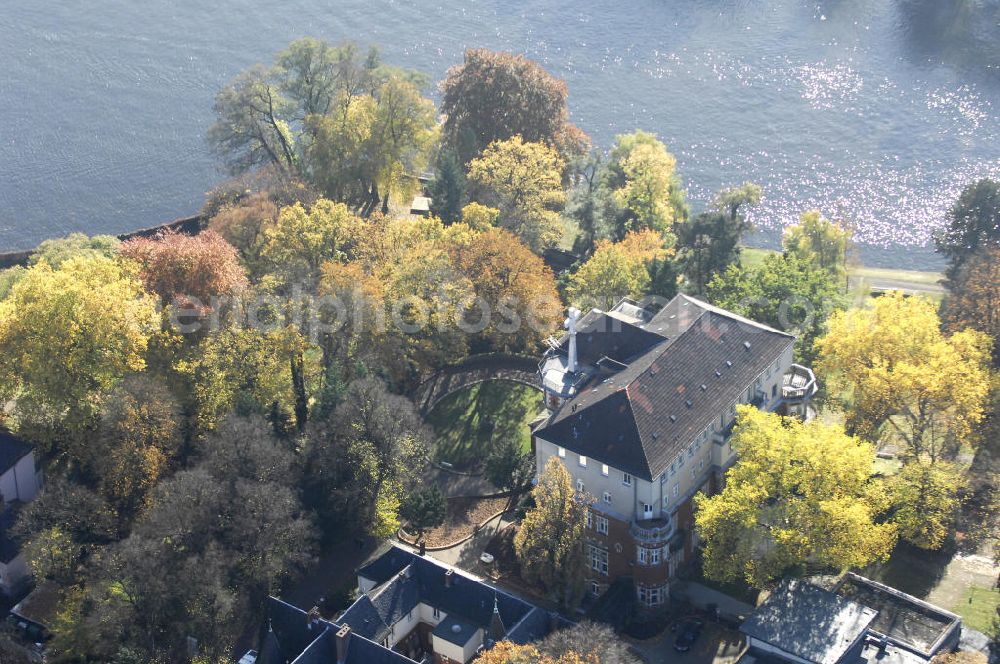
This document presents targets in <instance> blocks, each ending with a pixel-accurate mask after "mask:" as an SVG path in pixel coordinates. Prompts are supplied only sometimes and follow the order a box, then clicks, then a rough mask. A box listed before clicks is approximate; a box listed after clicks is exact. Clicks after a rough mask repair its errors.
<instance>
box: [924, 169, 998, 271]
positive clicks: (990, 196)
mask: <svg viewBox="0 0 1000 664" xmlns="http://www.w3.org/2000/svg"><path fill="white" fill-rule="evenodd" d="M935 244H936V245H937V250H938V252H939V253H941V254H943V255H944V257H945V258H947V259H948V269H947V270H946V271H945V276H946V277H947V278H948V279H953V278H954V277H955V276H956V275H957V273H958V271H959V269H960V268H961V267H962V265H963V264H964V263H965V261H966V259H967V258H969V257H970V256H971V255H972V254H974V253H975V252H976V251H977V250H978V249H979V248H980V247H984V246H997V245H1000V183H998V182H996V181H994V180H988V179H983V180H979V181H978V182H974V183H972V184H970V185H969V186H968V187H966V188H965V189H964V190H962V194H961V196H959V198H958V200H957V201H956V202H955V205H954V206H953V207H952V208H951V211H950V212H949V214H948V226H947V227H946V228H945V229H944V231H943V232H941V233H940V234H939V235H938V236H937V237H936V238H935Z"/></svg>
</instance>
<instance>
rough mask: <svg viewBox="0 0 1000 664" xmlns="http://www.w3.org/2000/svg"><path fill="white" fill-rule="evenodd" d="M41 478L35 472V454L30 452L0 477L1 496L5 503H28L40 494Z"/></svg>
mask: <svg viewBox="0 0 1000 664" xmlns="http://www.w3.org/2000/svg"><path fill="white" fill-rule="evenodd" d="M38 484H39V477H38V475H37V473H36V472H35V453H34V452H29V453H28V454H26V455H25V456H23V457H21V459H20V460H19V461H18V462H17V463H16V464H15V465H14V467H13V468H11V469H10V470H8V471H7V472H6V473H4V474H3V475H0V495H2V496H3V499H4V501H5V502H8V503H9V502H11V501H14V500H20V501H21V502H25V503H26V502H28V501H29V500H32V499H33V498H34V497H35V495H36V494H37V493H38V489H39V486H38Z"/></svg>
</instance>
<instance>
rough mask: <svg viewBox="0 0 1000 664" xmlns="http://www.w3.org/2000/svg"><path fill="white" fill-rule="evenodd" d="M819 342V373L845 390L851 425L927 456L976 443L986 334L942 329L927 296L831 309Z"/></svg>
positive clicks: (948, 455)
mask: <svg viewBox="0 0 1000 664" xmlns="http://www.w3.org/2000/svg"><path fill="white" fill-rule="evenodd" d="M817 348H818V351H819V357H820V360H819V364H818V368H819V369H820V372H821V374H822V376H823V377H824V379H825V380H826V381H827V382H828V384H829V386H830V388H831V389H832V390H835V391H839V392H841V393H843V394H844V395H845V396H846V399H847V402H846V404H845V406H847V407H846V413H847V421H846V425H847V430H848V431H849V432H851V433H855V434H857V435H859V436H861V437H862V438H865V439H866V440H870V441H873V442H877V441H882V440H887V441H891V442H894V443H896V444H898V445H899V446H900V447H901V448H902V450H903V454H904V456H906V457H911V458H927V459H929V460H930V461H931V462H936V461H938V460H942V459H944V460H949V459H953V458H954V457H955V455H956V454H957V453H958V450H959V448H960V447H961V446H962V445H971V444H975V443H976V431H975V429H976V425H977V424H978V423H979V422H980V420H981V419H982V417H983V408H984V406H985V403H986V398H987V394H988V391H989V370H988V367H987V361H988V358H989V348H990V340H989V339H988V337H987V336H986V335H985V334H983V333H981V332H977V331H974V330H970V329H963V330H960V331H958V332H954V333H953V334H950V335H949V334H946V333H944V332H942V331H941V321H940V319H939V318H938V314H937V311H936V310H935V307H934V305H933V304H932V303H931V302H929V301H927V300H925V299H923V298H917V297H905V296H904V295H903V294H902V293H892V294H890V295H886V296H884V297H881V298H879V299H878V300H876V301H875V303H874V305H873V306H872V307H871V308H867V309H852V310H850V311H846V312H835V313H834V314H833V315H832V316H831V317H830V320H829V322H828V331H827V333H826V335H824V336H823V337H822V338H820V339H819V340H817Z"/></svg>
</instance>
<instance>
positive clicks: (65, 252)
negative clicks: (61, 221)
mask: <svg viewBox="0 0 1000 664" xmlns="http://www.w3.org/2000/svg"><path fill="white" fill-rule="evenodd" d="M121 244H122V243H121V241H120V240H119V239H118V238H116V237H113V236H111V235H94V236H93V237H91V236H87V235H84V234H83V233H70V234H69V235H67V236H66V237H63V238H54V239H49V240H44V241H43V242H42V243H41V244H39V245H38V246H37V247H36V248H35V251H33V252H32V254H31V257H30V258H29V259H28V264H29V265H38V264H39V263H48V264H49V265H50V266H51V267H52V269H54V270H58V269H59V268H60V267H62V264H63V263H65V262H66V261H67V260H69V259H70V258H114V257H115V256H117V255H118V251H119V249H120V248H121Z"/></svg>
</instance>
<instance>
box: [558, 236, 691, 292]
mask: <svg viewBox="0 0 1000 664" xmlns="http://www.w3.org/2000/svg"><path fill="white" fill-rule="evenodd" d="M669 255H670V252H669V250H668V249H666V248H665V247H664V239H663V236H662V235H660V234H659V233H657V232H656V231H652V230H647V231H642V232H637V233H629V234H628V235H626V236H625V238H624V239H623V240H622V241H621V242H610V241H608V240H601V241H599V242H598V243H597V245H596V247H595V249H594V253H593V255H591V257H590V258H588V259H587V260H586V261H585V262H584V263H583V264H582V265H581V266H580V267H579V268H577V270H576V272H574V273H573V274H572V275H571V276H570V279H569V284H568V286H567V289H566V292H567V295H568V296H569V298H570V299H571V300H572V301H573V302H574V303H575V304H577V305H578V306H581V307H583V308H585V309H589V308H591V307H601V308H603V309H605V310H607V309H610V308H611V307H612V306H614V305H615V304H617V303H618V301H619V300H620V299H621V298H623V297H630V298H641V297H643V296H645V295H646V294H647V293H648V292H649V289H650V284H651V272H650V270H651V268H652V267H653V263H654V262H655V261H657V260H663V259H666V258H668V257H669ZM675 279H676V276H675ZM675 288H676V285H675Z"/></svg>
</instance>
